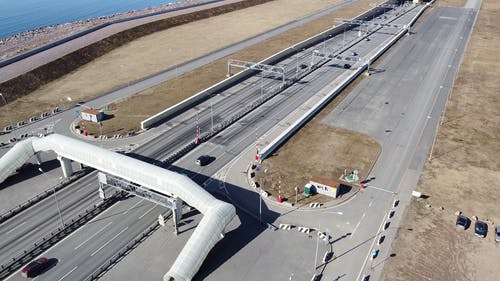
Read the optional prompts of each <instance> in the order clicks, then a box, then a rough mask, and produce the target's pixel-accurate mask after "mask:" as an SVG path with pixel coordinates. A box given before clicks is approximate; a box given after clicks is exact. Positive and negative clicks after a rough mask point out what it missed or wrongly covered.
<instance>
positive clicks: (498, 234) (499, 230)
mask: <svg viewBox="0 0 500 281" xmlns="http://www.w3.org/2000/svg"><path fill="white" fill-rule="evenodd" d="M495 241H497V242H500V226H497V227H495Z"/></svg>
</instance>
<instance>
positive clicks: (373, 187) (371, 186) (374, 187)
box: [366, 185, 395, 194]
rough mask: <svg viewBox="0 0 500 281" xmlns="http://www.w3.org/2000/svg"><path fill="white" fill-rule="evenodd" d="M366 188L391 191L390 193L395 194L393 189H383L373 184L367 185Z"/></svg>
mask: <svg viewBox="0 0 500 281" xmlns="http://www.w3.org/2000/svg"><path fill="white" fill-rule="evenodd" d="M366 188H370V189H376V190H380V191H384V192H387V193H392V194H395V192H394V191H390V190H387V189H383V188H380V187H376V186H373V185H369V186H367V187H366Z"/></svg>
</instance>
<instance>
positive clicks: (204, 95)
mask: <svg viewBox="0 0 500 281" xmlns="http://www.w3.org/2000/svg"><path fill="white" fill-rule="evenodd" d="M389 2H392V1H391V0H388V1H386V2H385V3H389ZM381 13H383V9H382V8H373V9H371V10H368V11H366V12H364V13H361V14H360V15H358V16H356V17H355V18H354V19H359V20H364V19H367V18H369V17H375V16H377V15H379V14H381ZM350 26H351V25H350V24H345V23H344V24H341V25H339V26H336V27H332V28H329V29H327V30H325V31H323V32H321V33H318V34H316V35H314V36H312V37H309V38H307V39H305V40H303V41H301V42H299V43H297V44H295V45H293V46H291V47H288V48H286V49H284V50H282V51H280V52H278V53H275V54H273V55H271V56H269V57H267V58H265V59H263V60H261V61H259V62H258V63H260V64H270V65H272V64H276V63H277V62H279V61H282V60H284V59H286V58H288V57H290V56H291V55H293V54H295V53H297V52H299V51H300V50H301V49H304V48H308V47H310V46H312V45H315V44H318V42H321V41H322V40H325V38H327V37H328V36H330V35H331V36H334V35H337V34H340V33H341V32H342V31H344V28H346V27H350ZM255 73H257V71H255V70H251V69H247V70H243V71H240V72H238V73H237V74H235V75H233V76H231V77H228V78H226V79H224V80H222V81H220V82H219V83H217V84H215V85H213V86H211V87H209V88H207V89H205V90H202V91H200V92H198V93H196V94H194V95H193V96H191V97H189V98H187V99H185V100H183V101H181V102H179V103H177V104H175V105H173V106H171V107H169V108H167V109H165V110H163V111H161V112H159V113H157V114H155V115H153V116H151V117H148V118H147V119H145V120H143V121H141V128H142V129H143V130H145V129H147V128H149V127H152V126H154V125H156V124H158V123H160V122H162V121H163V120H165V119H168V118H171V117H173V116H175V115H177V114H179V113H181V112H182V111H184V110H186V109H187V108H190V107H192V106H194V105H196V104H198V103H200V102H202V101H204V100H206V99H208V98H210V97H211V96H212V95H213V94H215V93H217V92H219V91H222V90H224V89H227V88H229V87H231V86H233V85H234V84H236V83H238V82H240V81H242V80H244V79H247V78H248V77H250V76H251V75H253V74H255Z"/></svg>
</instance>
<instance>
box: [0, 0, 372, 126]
mask: <svg viewBox="0 0 500 281" xmlns="http://www.w3.org/2000/svg"><path fill="white" fill-rule="evenodd" d="M263 1H265V0H253V1H250V0H248V1H244V4H245V3H258V2H263ZM339 2H341V0H309V1H304V0H275V1H271V2H269V3H266V4H261V5H257V6H254V7H250V8H246V9H242V10H238V11H233V12H230V13H226V14H223V15H219V16H213V17H209V18H205V19H202V20H197V21H194V22H190V23H188V24H184V25H180V26H176V27H172V28H168V29H166V30H162V31H159V32H155V33H153V34H151V32H152V31H157V30H159V29H160V28H159V27H158V26H163V27H165V26H166V27H168V26H172V25H169V24H171V23H169V22H168V21H159V22H158V23H151V24H147V25H145V26H140V27H137V28H134V29H133V32H128V31H124V32H122V35H123V36H122V35H117V36H111V37H110V38H108V39H105V40H102V42H100V43H98V44H97V45H98V46H97V47H96V48H93V49H91V50H90V51H88V52H82V53H81V54H79V55H78V56H76V58H75V60H73V57H71V56H69V55H68V56H66V57H65V58H62V59H61V61H60V62H61V64H60V65H58V64H57V63H56V64H54V65H53V67H52V68H48V69H45V70H44V71H42V72H40V73H38V74H36V73H34V74H29V75H28V76H27V77H26V79H25V80H26V81H25V80H22V81H21V82H19V83H17V84H15V85H11V86H12V87H14V88H16V89H17V88H19V91H21V89H22V88H23V87H28V88H30V89H35V88H37V87H39V85H44V86H41V87H39V88H38V89H37V90H35V91H33V92H32V93H30V94H28V95H26V96H24V97H20V98H19V100H16V101H14V102H12V101H13V100H14V93H10V92H8V91H5V90H3V92H4V93H7V94H8V95H7V99H8V101H9V103H10V105H11V109H12V110H11V111H12V112H13V117H14V118H13V119H14V120H26V119H27V118H28V117H30V116H32V115H33V114H34V113H41V112H43V111H47V110H48V109H50V108H52V107H54V106H56V105H58V106H61V105H63V104H64V103H65V99H66V97H67V96H70V97H71V98H72V99H73V101H78V100H88V99H89V98H92V97H95V96H99V95H102V94H104V93H106V92H108V91H110V90H112V89H116V88H119V87H121V86H123V85H127V84H129V83H131V82H133V81H136V80H138V79H140V78H142V77H145V76H148V75H151V74H154V73H157V72H159V71H161V70H164V69H166V68H168V67H171V66H173V65H176V64H180V63H182V62H185V61H187V60H190V59H193V58H196V57H199V56H202V55H204V54H207V53H209V52H212V51H214V50H217V49H220V48H222V47H224V46H227V45H230V44H233V43H236V42H239V41H241V40H244V39H246V38H248V37H251V36H254V35H256V34H259V33H262V32H265V31H266V30H269V29H272V28H274V27H277V26H279V25H282V24H285V23H287V22H290V21H293V20H295V19H298V18H301V17H303V16H305V15H308V14H311V13H313V12H315V11H318V10H321V9H324V8H326V7H330V6H332V5H334V4H336V3H339ZM367 2H368V1H367ZM234 5H243V4H238V3H236V4H234ZM365 7H368V5H366V6H365ZM202 12H203V11H202ZM197 15H198V14H195V15H194V16H192V17H195V19H199V18H200V17H199V16H197ZM255 15H259V17H255ZM184 17H186V18H182V17H181V18H180V19H179V21H181V22H180V23H182V22H184V23H185V22H188V21H189V20H192V17H191V19H190V18H189V17H187V16H184ZM176 23H179V22H176ZM330 23H331V22H330ZM157 25H158V26H157ZM136 33H138V34H140V35H141V36H143V37H141V38H140V39H136V40H133V39H135V38H137V37H134V36H135V34H136ZM147 34H150V35H147ZM144 35H146V36H144ZM125 43H126V44H125ZM101 45H102V47H99V46H101ZM116 46H121V47H119V48H116ZM108 51H109V52H108ZM96 57H98V58H97V59H95V58H96ZM80 60H84V61H85V62H86V64H85V65H84V66H81V65H82V64H81V62H80ZM63 66H64V68H63ZM76 67H79V68H76ZM42 68H43V67H42ZM61 69H64V73H67V74H66V75H65V76H63V77H61V78H59V79H57V80H55V81H53V82H50V83H48V84H45V83H46V82H44V81H45V80H51V79H53V77H59V76H60V74H57V73H59V72H61V71H60V70H61ZM58 75H59V76H58ZM51 77H52V78H51ZM39 80H40V81H39ZM41 80H43V81H41ZM15 92H16V93H17V91H15ZM192 94H193V93H187V94H184V95H185V97H187V96H189V95H192ZM16 98H18V97H17V96H16ZM33 105H36V106H33ZM147 113H148V114H152V113H154V112H153V111H148V112H147ZM0 124H2V125H6V124H8V120H7V114H6V113H5V112H3V111H2V112H0ZM134 125H137V124H134Z"/></svg>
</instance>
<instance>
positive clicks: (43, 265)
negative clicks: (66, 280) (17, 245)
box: [21, 257, 49, 278]
mask: <svg viewBox="0 0 500 281" xmlns="http://www.w3.org/2000/svg"><path fill="white" fill-rule="evenodd" d="M48 267H49V260H48V259H47V258H45V257H41V258H39V259H36V260H34V261H32V262H30V263H29V264H28V265H26V266H25V267H24V268H23V270H21V275H22V276H23V277H25V278H30V277H35V276H37V275H39V274H40V273H42V272H43V271H44V270H46V269H47V268H48Z"/></svg>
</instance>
